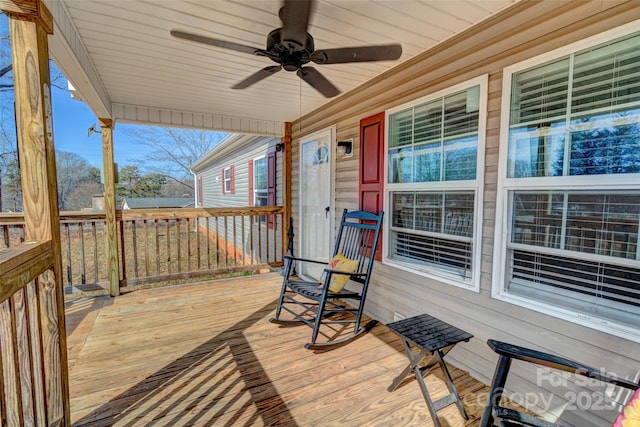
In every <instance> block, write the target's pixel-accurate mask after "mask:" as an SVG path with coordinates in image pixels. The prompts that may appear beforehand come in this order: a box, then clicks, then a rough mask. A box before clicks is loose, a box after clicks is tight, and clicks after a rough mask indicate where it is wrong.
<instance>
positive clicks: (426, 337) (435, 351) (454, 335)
mask: <svg viewBox="0 0 640 427" xmlns="http://www.w3.org/2000/svg"><path fill="white" fill-rule="evenodd" d="M387 326H389V328H390V329H391V330H392V331H393V332H395V333H396V334H398V335H400V337H401V338H402V339H403V341H404V347H405V351H406V352H407V357H408V358H409V365H408V366H407V367H406V368H405V369H404V371H402V373H401V374H400V375H398V376H397V377H396V378H395V379H394V380H393V383H392V384H391V385H390V386H389V388H388V390H389V391H393V390H395V389H396V388H397V387H398V386H399V385H400V383H401V382H402V381H403V380H404V379H405V378H406V377H407V375H409V374H410V373H411V372H412V371H413V373H414V374H415V376H416V379H417V380H418V384H419V385H420V390H421V391H422V395H423V396H424V400H425V401H426V402H427V407H428V408H429V413H430V414H431V419H432V420H433V423H434V424H435V425H436V427H440V421H438V415H437V411H439V410H440V409H442V408H444V407H445V406H449V405H450V404H452V403H455V404H456V405H457V406H458V410H459V411H460V414H461V415H462V416H463V417H464V418H465V419H466V420H468V419H469V416H468V415H467V413H466V412H465V410H464V406H463V405H462V401H461V400H460V396H459V395H458V391H457V390H456V387H455V385H454V384H453V380H452V379H451V374H450V373H449V370H448V369H447V365H446V363H445V361H444V356H445V355H446V354H447V353H448V352H449V351H451V349H452V348H453V347H454V346H455V345H456V344H458V343H459V342H462V341H469V339H471V338H473V335H471V334H470V333H468V332H465V331H463V330H462V329H458V328H456V327H455V326H452V325H450V324H448V323H446V322H443V321H442V320H440V319H436V318H435V317H433V316H429V315H428V314H421V315H418V316H414V317H409V318H407V319H403V320H398V321H397V322H393V323H389V324H388V325H387ZM411 344H413V345H415V346H416V347H418V351H417V353H415V354H414V352H413V350H412V349H411ZM427 356H431V357H430V359H429V360H428V361H427V362H426V364H425V365H424V366H420V362H422V360H423V359H424V358H425V357H427ZM436 365H439V366H440V368H441V369H442V372H443V373H444V378H445V381H446V383H447V387H448V388H449V394H448V395H447V396H445V397H443V398H441V399H438V400H436V401H433V400H432V399H431V396H429V390H427V385H426V384H425V383H424V376H425V375H426V374H427V373H428V372H429V371H430V370H431V368H433V367H434V366H436Z"/></svg>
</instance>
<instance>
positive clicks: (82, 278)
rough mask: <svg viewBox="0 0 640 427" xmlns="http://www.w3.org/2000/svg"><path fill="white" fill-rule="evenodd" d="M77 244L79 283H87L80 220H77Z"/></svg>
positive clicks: (82, 231)
mask: <svg viewBox="0 0 640 427" xmlns="http://www.w3.org/2000/svg"><path fill="white" fill-rule="evenodd" d="M78 246H79V251H80V284H81V285H83V284H85V283H87V276H86V271H85V265H86V262H85V259H84V228H83V227H82V222H78Z"/></svg>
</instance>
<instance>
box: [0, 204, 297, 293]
mask: <svg viewBox="0 0 640 427" xmlns="http://www.w3.org/2000/svg"><path fill="white" fill-rule="evenodd" d="M283 212H284V209H283V208H282V207H251V208H195V209H140V210H137V209H136V210H125V211H117V213H116V220H117V223H118V259H119V262H120V271H119V277H120V286H121V287H126V286H133V285H140V284H145V283H151V282H157V281H166V280H177V279H188V278H194V277H199V276H207V275H215V274H224V273H232V272H240V271H249V270H256V269H259V268H265V267H269V266H270V267H277V266H281V265H282V259H283V258H282V256H283V242H285V241H286V235H285V234H286V227H283ZM60 222H61V224H60V235H61V246H62V247H61V252H62V264H63V274H64V284H65V289H66V292H72V291H73V288H74V287H75V288H77V289H79V290H92V289H100V288H104V289H108V283H107V282H108V276H107V256H106V238H107V235H106V229H105V215H104V213H100V212H97V213H95V212H91V213H85V212H62V213H61V214H60ZM285 225H287V224H286V223H285ZM23 241H24V222H23V217H22V215H21V214H0V249H2V248H14V247H17V246H18V245H19V244H20V243H22V242H23Z"/></svg>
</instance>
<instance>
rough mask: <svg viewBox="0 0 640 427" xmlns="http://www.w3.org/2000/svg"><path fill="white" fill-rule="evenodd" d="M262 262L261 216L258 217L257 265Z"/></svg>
mask: <svg viewBox="0 0 640 427" xmlns="http://www.w3.org/2000/svg"><path fill="white" fill-rule="evenodd" d="M261 262H262V216H259V217H258V263H261Z"/></svg>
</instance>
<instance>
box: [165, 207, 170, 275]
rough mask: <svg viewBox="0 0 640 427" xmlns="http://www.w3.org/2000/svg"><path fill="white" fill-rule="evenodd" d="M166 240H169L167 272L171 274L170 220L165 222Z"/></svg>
mask: <svg viewBox="0 0 640 427" xmlns="http://www.w3.org/2000/svg"><path fill="white" fill-rule="evenodd" d="M164 230H165V238H166V239H167V271H168V272H169V274H171V239H170V238H169V220H168V219H165V220H164Z"/></svg>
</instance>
